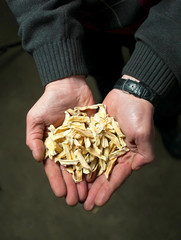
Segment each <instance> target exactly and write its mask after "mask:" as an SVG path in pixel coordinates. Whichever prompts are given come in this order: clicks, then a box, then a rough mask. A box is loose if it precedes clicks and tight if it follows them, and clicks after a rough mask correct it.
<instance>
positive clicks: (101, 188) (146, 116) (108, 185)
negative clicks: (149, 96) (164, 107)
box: [84, 89, 154, 210]
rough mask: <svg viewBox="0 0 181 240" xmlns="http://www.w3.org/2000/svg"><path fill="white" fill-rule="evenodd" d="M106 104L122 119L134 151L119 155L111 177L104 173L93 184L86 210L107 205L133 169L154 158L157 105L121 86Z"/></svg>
mask: <svg viewBox="0 0 181 240" xmlns="http://www.w3.org/2000/svg"><path fill="white" fill-rule="evenodd" d="M103 104H105V105H106V106H107V112H108V114H109V115H110V116H112V117H114V119H115V120H117V121H118V123H119V125H120V128H121V129H122V131H123V133H124V134H125V136H126V139H125V141H126V143H127V146H128V148H129V149H130V151H129V152H128V153H126V154H125V155H124V156H122V157H119V158H118V160H117V162H116V165H115V166H114V168H113V171H112V173H111V175H110V178H109V180H107V179H106V177H105V175H104V174H102V175H101V176H99V177H98V178H97V179H96V180H95V182H94V183H92V184H90V190H89V193H88V197H87V199H86V201H85V203H84V208H85V209H86V210H92V209H93V208H94V206H95V205H97V206H103V205H104V204H105V203H106V202H107V201H108V200H109V199H110V197H111V196H112V194H113V193H114V192H115V190H116V189H117V188H118V187H120V185H121V184H122V183H123V182H124V181H125V180H126V179H127V177H128V176H129V175H130V174H131V172H132V170H138V169H140V168H141V167H142V166H143V165H145V164H148V163H150V162H152V161H153V159H154V148H153V139H154V125H153V112H154V107H153V105H152V104H151V103H149V102H148V101H146V100H144V99H140V98H137V97H135V96H133V95H131V94H128V93H125V92H123V91H121V90H118V89H113V90H112V91H111V92H109V94H108V95H107V96H106V98H105V100H104V102H103Z"/></svg>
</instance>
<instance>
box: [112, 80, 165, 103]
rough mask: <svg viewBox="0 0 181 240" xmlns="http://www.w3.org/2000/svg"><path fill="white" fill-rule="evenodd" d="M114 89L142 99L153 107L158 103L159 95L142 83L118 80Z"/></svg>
mask: <svg viewBox="0 0 181 240" xmlns="http://www.w3.org/2000/svg"><path fill="white" fill-rule="evenodd" d="M114 88H117V89H120V90H122V91H124V92H128V93H130V94H133V95H134V96H136V97H139V98H143V99H145V100H147V101H149V102H151V103H152V104H153V105H154V106H156V105H157V104H158V102H159V98H160V97H159V95H158V94H157V93H156V92H154V91H153V90H152V89H151V88H149V87H148V86H147V85H146V84H145V83H143V82H137V81H134V80H131V79H124V78H120V79H118V81H117V83H116V84H115V86H114Z"/></svg>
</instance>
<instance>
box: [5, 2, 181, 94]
mask: <svg viewBox="0 0 181 240" xmlns="http://www.w3.org/2000/svg"><path fill="white" fill-rule="evenodd" d="M139 2H141V1H138V2H137V1H136V0H126V1H116V0H107V1H99V0H92V1H91V0H82V1H81V0H73V1H71V0H51V1H49V0H7V3H8V5H9V7H10V8H11V10H12V12H13V13H14V15H15V16H16V18H17V21H18V23H19V26H20V27H19V35H20V36H21V39H22V45H23V48H24V49H25V50H26V51H28V52H29V53H31V54H32V55H33V57H34V59H35V62H36V65H37V68H38V71H39V74H40V77H41V80H42V83H43V85H44V86H45V85H46V84H48V83H50V82H52V81H54V80H57V79H61V78H65V77H68V76H71V75H87V74H88V70H87V67H86V64H85V61H84V55H83V49H82V37H83V34H84V30H83V27H82V25H81V24H80V22H79V21H78V20H77V15H78V13H79V10H80V9H81V10H82V9H84V10H85V11H86V10H87V9H90V8H92V9H93V8H95V9H97V7H98V6H99V8H100V9H101V4H102V3H104V8H107V9H104V11H101V10H100V12H99V17H100V19H101V18H102V16H101V14H103V15H104V17H105V16H108V17H107V26H108V29H107V30H111V29H115V28H124V27H126V26H128V25H130V24H132V23H133V22H134V21H135V19H138V18H139V16H142V11H143V10H144V8H143V7H142V6H141V5H140V3H139ZM129 4H130V7H129ZM129 9H131V10H129ZM105 12H106V14H105ZM123 13H124V15H123ZM111 14H112V18H111ZM114 18H115V21H112V19H114ZM96 21H97V19H96ZM135 38H136V41H137V43H136V47H135V51H134V52H133V54H132V56H131V58H130V60H129V62H128V63H127V64H126V66H125V67H124V69H123V74H127V75H131V76H133V77H135V78H137V79H139V80H141V81H143V82H145V83H146V84H147V85H148V86H149V87H150V88H152V89H153V90H154V91H156V92H157V94H159V95H160V96H163V95H165V94H167V93H168V92H169V90H170V89H171V86H172V85H173V83H174V82H176V81H178V82H179V83H181V1H180V0H162V1H160V3H158V4H156V5H155V6H153V7H152V8H151V10H150V13H149V15H148V17H147V18H146V20H145V21H144V22H143V24H142V25H141V26H140V28H139V29H138V30H137V31H136V33H135ZM120 77H121V76H120Z"/></svg>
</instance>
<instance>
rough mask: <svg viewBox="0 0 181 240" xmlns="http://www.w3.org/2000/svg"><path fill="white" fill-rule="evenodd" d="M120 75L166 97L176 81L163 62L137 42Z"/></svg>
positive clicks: (150, 50) (146, 47) (141, 43)
mask: <svg viewBox="0 0 181 240" xmlns="http://www.w3.org/2000/svg"><path fill="white" fill-rule="evenodd" d="M122 74H126V75H130V76H132V77H134V78H136V79H138V80H140V81H141V82H144V83H145V84H146V85H147V86H149V87H150V88H151V89H152V90H153V91H155V92H156V93H157V94H158V95H160V96H164V95H166V94H167V93H168V92H169V90H170V88H171V86H172V85H173V84H174V83H175V81H176V78H175V76H174V74H173V73H172V71H171V70H170V69H169V68H168V67H167V66H166V64H165V63H164V61H162V59H160V58H159V57H158V56H157V55H156V54H155V53H154V51H152V49H151V48H149V47H148V46H147V45H145V44H144V43H143V42H139V41H138V42H137V43H136V47H135V50H134V52H133V54H132V56H131V58H130V60H129V61H128V63H127V64H126V66H125V67H124V68H123V72H122Z"/></svg>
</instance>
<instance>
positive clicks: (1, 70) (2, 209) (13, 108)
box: [0, 1, 181, 240]
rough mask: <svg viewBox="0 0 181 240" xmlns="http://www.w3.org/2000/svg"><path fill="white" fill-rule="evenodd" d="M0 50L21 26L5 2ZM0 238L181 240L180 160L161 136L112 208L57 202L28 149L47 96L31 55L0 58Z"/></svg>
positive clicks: (0, 8) (0, 17)
mask: <svg viewBox="0 0 181 240" xmlns="http://www.w3.org/2000/svg"><path fill="white" fill-rule="evenodd" d="M0 29H1V36H0V46H1V45H4V44H8V43H12V42H15V41H17V40H18V37H17V24H16V22H15V20H14V17H13V16H12V14H11V13H10V11H9V10H8V8H7V6H6V4H5V2H4V1H0ZM0 82H1V87H0V99H1V100H0V109H1V114H0V132H1V135H0V136H1V137H0V162H1V167H0V239H1V240H41V239H50V240H57V239H65V240H72V239H85V238H86V239H87V240H89V239H90V240H92V239H104V240H106V239H107V240H109V239H110V240H117V239H121V240H145V239H146V240H155V239H156V240H180V239H181V161H177V160H175V159H173V158H172V157H170V156H169V155H168V153H167V151H166V150H165V149H164V147H163V145H162V142H161V140H160V136H159V134H158V133H156V139H155V149H156V161H155V162H154V163H153V164H151V165H149V166H147V167H145V168H144V169H142V170H141V171H139V172H135V173H133V174H132V176H131V177H130V178H129V179H128V180H127V182H126V183H125V184H124V185H123V186H122V187H121V188H120V189H119V190H118V191H117V192H116V193H115V194H114V196H113V197H112V199H111V200H110V201H109V203H108V204H107V205H106V206H104V207H102V208H96V209H95V210H94V211H93V212H86V211H84V210H83V208H82V206H81V205H77V206H76V207H68V206H66V204H65V201H64V199H58V198H56V197H55V196H54V195H53V193H52V191H51V189H50V187H49V184H48V180H47V178H46V176H45V173H44V170H43V166H42V164H41V163H40V164H38V163H36V162H35V161H34V160H33V158H32V156H31V152H30V151H29V150H28V148H27V147H26V145H25V118H26V113H27V111H28V109H29V108H30V107H31V106H32V105H33V104H34V103H35V101H36V100H37V99H38V98H39V96H40V95H41V94H42V92H43V88H42V86H41V83H40V80H39V76H38V73H37V70H36V67H35V64H34V61H33V59H32V57H31V56H29V55H28V54H27V53H25V52H24V51H23V50H22V49H21V47H17V48H14V49H11V50H9V51H8V52H7V53H5V54H4V55H2V56H0Z"/></svg>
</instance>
